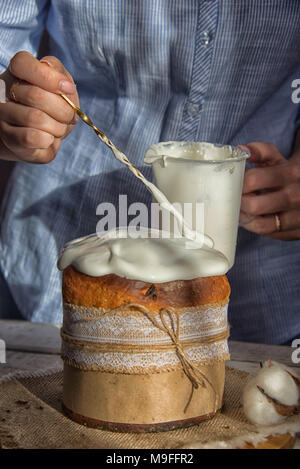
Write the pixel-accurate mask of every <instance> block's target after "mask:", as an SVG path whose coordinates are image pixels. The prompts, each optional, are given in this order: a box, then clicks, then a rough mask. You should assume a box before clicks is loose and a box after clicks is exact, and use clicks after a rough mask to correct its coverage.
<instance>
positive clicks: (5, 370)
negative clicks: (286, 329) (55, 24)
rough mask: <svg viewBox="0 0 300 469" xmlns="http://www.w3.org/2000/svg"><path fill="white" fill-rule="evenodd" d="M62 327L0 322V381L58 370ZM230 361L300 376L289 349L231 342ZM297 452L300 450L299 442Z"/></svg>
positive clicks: (249, 368)
mask: <svg viewBox="0 0 300 469" xmlns="http://www.w3.org/2000/svg"><path fill="white" fill-rule="evenodd" d="M59 329H60V325H53V324H43V323H30V322H27V321H13V320H3V319H2V320H0V339H2V340H4V341H5V344H6V363H0V378H1V377H3V376H5V375H7V374H10V373H13V372H16V371H26V370H28V371H37V370H43V369H47V368H52V367H56V366H59V365H60V364H61V359H60V334H59ZM229 348H230V354H231V360H230V361H229V362H228V366H231V367H233V368H237V369H239V370H245V371H248V372H249V373H255V372H257V371H258V370H259V362H260V361H264V360H267V359H269V358H271V359H272V360H275V361H278V362H280V363H283V364H286V365H288V366H289V367H291V368H294V371H295V372H296V373H298V374H300V364H298V365H296V364H293V363H292V361H291V355H292V352H293V350H294V349H292V348H291V347H286V346H278V345H265V344H253V343H247V342H234V341H229ZM295 448H297V449H300V438H297V441H296V445H295Z"/></svg>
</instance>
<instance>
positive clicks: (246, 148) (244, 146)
mask: <svg viewBox="0 0 300 469" xmlns="http://www.w3.org/2000/svg"><path fill="white" fill-rule="evenodd" d="M238 148H240V149H241V150H245V151H248V152H249V153H251V150H250V148H249V147H248V145H238Z"/></svg>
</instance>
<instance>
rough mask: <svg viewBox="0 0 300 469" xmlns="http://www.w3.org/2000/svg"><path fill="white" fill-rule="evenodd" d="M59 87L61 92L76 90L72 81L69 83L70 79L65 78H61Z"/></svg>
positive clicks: (68, 92) (73, 91)
mask: <svg viewBox="0 0 300 469" xmlns="http://www.w3.org/2000/svg"><path fill="white" fill-rule="evenodd" d="M59 89H60V90H61V91H62V92H63V93H67V94H73V93H75V92H76V86H75V85H74V83H71V82H70V81H66V80H62V81H60V82H59Z"/></svg>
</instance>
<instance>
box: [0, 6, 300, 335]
mask: <svg viewBox="0 0 300 469" xmlns="http://www.w3.org/2000/svg"><path fill="white" fill-rule="evenodd" d="M0 5H1V7H0V64H1V68H2V69H4V68H5V67H7V65H8V63H9V60H10V58H11V57H12V55H13V54H14V53H15V52H17V51H18V50H21V49H26V50H28V51H29V52H31V53H33V54H37V50H38V45H39V41H40V38H41V34H42V31H43V28H44V24H45V25H46V27H47V30H48V33H49V54H51V55H55V56H56V57H58V58H59V59H60V60H61V61H62V62H63V63H64V65H65V66H66V68H67V69H68V70H69V71H70V73H71V74H72V76H73V77H74V80H75V82H76V84H77V88H78V92H79V96H80V102H81V107H82V108H83V109H84V110H86V111H87V112H88V114H89V115H90V117H91V118H92V119H93V120H94V122H95V123H96V125H97V126H98V127H99V128H101V129H102V130H103V131H104V132H105V133H107V134H108V135H109V137H110V138H111V139H112V140H113V141H114V142H115V143H116V145H117V146H118V147H119V148H121V149H122V151H123V152H124V153H125V154H127V155H128V156H129V157H130V159H131V160H132V162H133V163H134V164H135V165H137V166H138V167H140V168H142V170H143V172H144V174H145V175H146V176H147V177H150V175H151V172H150V169H149V168H148V167H144V166H143V155H144V152H145V150H146V148H147V147H148V146H149V145H151V144H152V143H154V142H158V141H167V140H192V141H211V142H219V143H229V144H241V143H247V142H251V141H265V142H272V143H274V144H275V145H277V146H278V148H279V149H280V151H281V152H282V153H283V154H284V155H285V157H287V158H288V157H289V156H290V154H291V149H292V145H293V141H294V137H295V132H296V130H297V128H298V127H299V121H300V110H299V106H298V105H296V104H294V103H293V102H292V100H291V93H292V88H291V83H292V81H293V80H294V79H295V78H300V67H299V50H300V30H299V23H300V21H299V20H300V1H299V0H285V1H282V0H240V1H237V0H202V1H200V0H86V1H84V0H51V1H46V0H26V2H22V1H20V0H1V2H0ZM119 193H120V194H127V195H128V204H130V203H131V202H133V201H141V202H146V203H149V202H150V196H149V194H148V193H147V192H146V191H145V190H144V188H143V187H142V186H141V183H140V181H138V180H136V179H135V178H134V176H133V175H131V174H130V173H129V172H128V171H127V170H126V169H123V168H122V167H121V165H120V163H119V162H118V161H116V160H114V159H113V158H112V156H111V155H110V153H109V150H108V149H107V148H106V147H105V146H104V145H103V144H101V143H99V140H98V139H97V137H96V136H95V134H94V133H93V132H92V131H91V129H89V128H88V127H87V126H85V125H84V124H82V123H79V124H78V125H77V126H76V128H75V130H74V131H73V132H72V134H71V135H70V136H69V137H68V138H67V139H66V140H64V142H63V143H62V145H61V147H60V150H59V153H58V155H57V158H56V159H55V160H54V161H53V162H51V163H50V164H48V165H40V166H39V165H36V166H35V165H29V164H22V163H18V164H17V165H16V167H15V169H14V172H13V175H12V177H11V178H10V181H9V186H8V188H7V191H6V198H5V201H4V204H3V206H2V221H1V242H0V266H1V271H2V274H3V276H4V278H5V279H6V281H7V284H8V286H9V289H10V291H11V293H12V296H13V298H14V300H15V302H16V304H17V306H18V308H19V310H20V311H21V313H22V315H23V316H24V317H25V318H27V319H30V320H32V321H50V322H59V321H61V318H62V309H61V279H60V273H59V272H58V271H57V269H56V259H57V255H58V252H59V250H60V248H61V247H62V246H63V244H64V243H65V242H66V241H69V240H70V239H73V238H76V237H78V236H82V235H85V234H88V233H92V232H94V231H95V227H96V223H97V221H98V220H99V217H97V216H96V207H97V205H98V204H99V203H100V202H102V201H103V202H112V203H114V204H117V202H118V196H119ZM299 248H300V242H298V241H293V242H281V241H276V240H271V239H267V238H265V237H263V236H257V235H255V234H252V233H249V232H247V231H246V230H244V229H242V228H241V229H240V232H239V238H238V247H237V256H236V263H235V266H234V267H233V268H232V270H231V271H230V273H229V279H230V282H231V286H232V295H231V303H230V311H229V319H230V323H231V326H232V329H231V337H232V338H234V339H240V340H248V341H258V342H259V341H260V342H269V343H282V342H285V341H287V340H289V339H290V338H292V337H294V336H296V335H299V334H300V294H299V291H300V249H299Z"/></svg>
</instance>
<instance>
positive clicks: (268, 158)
mask: <svg viewBox="0 0 300 469" xmlns="http://www.w3.org/2000/svg"><path fill="white" fill-rule="evenodd" d="M239 148H241V149H244V150H248V151H249V152H250V158H249V160H248V161H249V162H250V163H254V164H256V165H257V166H275V165H278V164H281V163H285V162H286V159H285V158H284V156H283V155H282V154H281V153H280V151H279V150H278V148H277V147H276V145H273V144H272V143H265V142H252V143H247V144H246V145H239Z"/></svg>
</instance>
